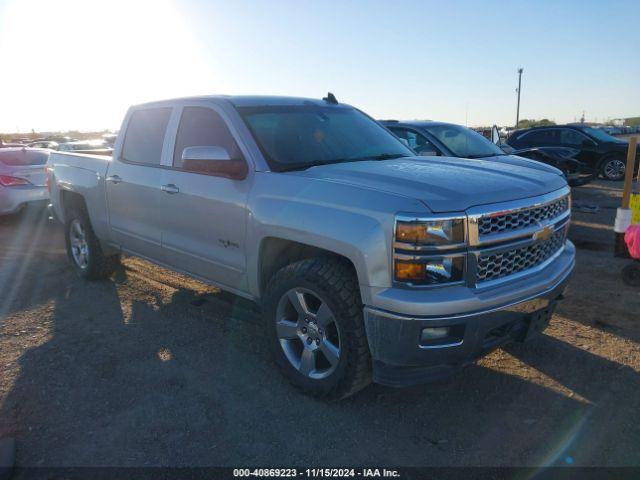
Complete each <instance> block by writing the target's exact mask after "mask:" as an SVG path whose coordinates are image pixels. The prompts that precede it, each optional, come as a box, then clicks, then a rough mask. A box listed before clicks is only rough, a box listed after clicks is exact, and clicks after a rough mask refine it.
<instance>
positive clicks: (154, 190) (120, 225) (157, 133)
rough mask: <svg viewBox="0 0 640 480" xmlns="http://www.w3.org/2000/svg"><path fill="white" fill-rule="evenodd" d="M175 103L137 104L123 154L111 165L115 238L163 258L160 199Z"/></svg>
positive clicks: (110, 200)
mask: <svg viewBox="0 0 640 480" xmlns="http://www.w3.org/2000/svg"><path fill="white" fill-rule="evenodd" d="M171 111H172V108H171V107H161V108H159V107H154V108H142V109H136V110H134V111H133V112H132V113H131V114H130V116H129V119H128V122H127V127H126V131H125V132H124V135H125V136H124V140H123V143H122V146H121V148H120V149H119V152H120V153H119V155H114V158H113V161H112V162H111V165H109V169H108V171H107V179H106V185H107V204H108V207H109V224H110V228H111V238H112V239H113V241H114V242H115V243H117V244H119V245H120V246H121V247H122V248H124V249H126V250H130V251H132V252H134V253H137V254H139V255H142V256H146V257H149V258H152V259H156V260H161V254H162V248H161V233H160V199H161V191H160V185H161V184H162V169H161V168H160V165H161V160H162V152H163V145H164V142H165V132H166V130H167V124H168V123H169V118H170V116H171Z"/></svg>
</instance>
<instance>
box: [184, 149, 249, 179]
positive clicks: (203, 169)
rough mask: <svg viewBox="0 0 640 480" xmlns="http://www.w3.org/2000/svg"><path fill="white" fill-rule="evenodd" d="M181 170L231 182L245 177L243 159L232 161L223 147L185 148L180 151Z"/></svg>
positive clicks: (245, 165)
mask: <svg viewBox="0 0 640 480" xmlns="http://www.w3.org/2000/svg"><path fill="white" fill-rule="evenodd" d="M182 168H183V170H187V171H189V172H194V173H202V174H205V175H214V176H217V177H225V178H230V179H233V180H243V179H245V178H246V176H247V164H246V162H245V161H244V160H243V159H233V158H231V156H230V155H229V152H227V150H226V149H225V148H224V147H218V146H208V147H187V148H185V149H184V150H183V151H182Z"/></svg>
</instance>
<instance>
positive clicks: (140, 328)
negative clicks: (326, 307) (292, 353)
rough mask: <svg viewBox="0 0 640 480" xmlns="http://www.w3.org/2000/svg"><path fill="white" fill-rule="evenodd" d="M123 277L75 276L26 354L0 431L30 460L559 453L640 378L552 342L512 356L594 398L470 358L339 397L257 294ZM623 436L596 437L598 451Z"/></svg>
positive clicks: (517, 459)
mask: <svg viewBox="0 0 640 480" xmlns="http://www.w3.org/2000/svg"><path fill="white" fill-rule="evenodd" d="M116 278H117V281H103V282H96V283H86V282H82V281H80V280H79V279H75V280H74V279H72V278H66V279H65V281H69V285H68V286H67V288H66V290H65V291H64V292H62V293H56V294H54V295H52V300H51V301H52V303H53V309H52V311H51V313H50V319H51V321H52V331H51V333H50V336H49V338H48V340H46V341H44V342H43V343H41V344H40V345H38V346H35V347H34V348H31V349H29V350H27V351H26V352H25V353H24V354H22V356H21V357H20V358H19V360H18V370H19V373H17V375H16V378H15V380H14V381H13V384H12V386H11V391H10V392H8V395H7V396H6V398H5V401H4V402H3V403H2V405H1V407H0V419H2V421H1V422H0V437H2V436H13V437H15V438H16V440H17V446H18V447H17V461H18V464H19V465H21V466H35V465H45V466H59V465H129V466H132V465H135V466H145V465H169V466H190V465H236V466H237V465H239V464H242V465H260V466H268V465H283V464H285V465H323V466H331V465H333V466H339V465H353V464H360V465H366V464H375V465H380V464H384V465H443V466H445V465H477V464H486V465H500V464H502V465H518V464H539V463H554V462H557V461H561V459H562V458H563V457H562V455H564V452H565V451H566V450H567V448H565V447H564V443H563V442H565V439H566V436H567V435H568V434H573V432H574V431H575V429H576V428H577V427H576V425H578V426H580V425H581V424H582V423H583V422H584V419H585V418H587V416H588V415H591V417H589V418H593V415H594V414H593V413H590V412H592V411H593V405H592V403H594V402H609V400H608V397H605V396H602V395H601V393H602V392H606V391H609V390H610V389H611V387H612V384H611V381H612V380H611V379H612V378H614V377H615V378H617V379H618V380H619V382H620V383H622V384H625V385H629V386H631V385H637V383H638V375H637V373H636V372H633V371H631V370H630V369H628V370H626V369H623V370H620V369H619V368H618V367H619V365H618V364H615V363H613V362H609V361H607V360H605V359H603V358H601V357H598V356H596V355H592V354H589V353H586V352H583V351H581V350H579V349H576V348H575V347H573V346H571V345H568V344H566V343H564V342H561V341H559V340H556V339H553V338H550V337H544V338H543V339H542V341H541V342H542V343H541V345H539V346H538V347H536V348H533V349H532V347H528V346H525V347H513V348H510V349H508V350H507V351H508V352H509V353H510V354H511V355H513V356H515V357H517V358H518V359H520V360H521V361H522V362H524V363H526V364H529V365H531V366H532V367H533V368H535V369H536V370H538V371H540V372H542V373H544V374H545V375H548V376H549V377H551V378H553V379H554V380H555V381H556V382H557V383H559V384H562V385H564V386H566V387H567V388H568V389H570V390H573V391H575V392H576V393H577V394H579V395H580V396H581V397H584V398H577V397H574V398H572V397H570V396H568V395H567V394H566V392H560V391H558V390H555V389H553V388H550V386H549V385H548V384H544V385H543V384H540V383H539V382H537V381H532V380H530V379H526V378H522V377H519V376H516V375H513V374H507V373H502V372H500V371H498V370H495V369H490V368H484V367H481V366H471V367H469V368H467V369H465V370H464V371H462V372H461V373H460V374H458V375H457V376H456V377H454V378H453V379H452V380H451V381H447V382H444V383H439V384H432V385H427V386H421V387H414V388H410V389H403V390H395V389H388V388H383V387H380V386H372V387H370V388H368V389H366V390H364V391H363V392H361V393H360V394H359V395H357V396H355V397H352V398H349V399H346V400H344V401H341V402H324V401H321V400H316V399H312V398H309V397H306V396H304V395H301V394H300V393H298V392H297V391H296V390H295V389H293V388H292V387H291V386H289V384H288V383H287V381H286V380H284V379H283V378H282V377H281V376H280V375H279V374H278V372H277V371H276V370H275V367H274V365H273V364H272V362H271V360H270V358H269V355H268V352H267V347H266V345H265V342H264V340H263V337H262V335H261V329H260V319H259V317H258V315H257V312H256V310H255V309H254V308H253V307H252V305H251V304H250V303H247V302H245V301H244V300H240V299H238V298H237V297H234V296H231V295H227V294H220V295H218V294H215V293H213V294H207V295H205V301H204V302H201V301H200V300H202V298H203V296H202V295H201V294H200V293H198V292H195V291H193V290H189V289H177V290H176V291H175V292H174V293H173V294H172V295H170V297H169V298H168V299H167V298H163V296H162V295H161V294H159V293H158V292H157V290H145V289H144V288H143V289H142V290H139V289H138V288H139V287H138V286H132V285H131V284H132V283H136V284H137V283H139V282H138V280H137V279H136V282H131V281H130V279H128V275H127V271H126V270H123V271H121V272H119V273H118V275H117V276H116ZM98 300H99V301H98ZM568 359H575V360H571V361H568ZM591 372H597V373H598V374H599V375H598V376H595V377H594V376H592V375H591ZM583 382H589V385H588V386H587V385H584V384H583ZM627 388H631V387H624V392H625V393H628V390H627ZM605 405H608V403H605ZM625 410H626V409H625ZM601 411H602V410H601V409H598V411H597V412H596V414H598V415H599V414H600V413H598V412H601ZM637 411H638V410H636V412H637ZM631 415H632V416H635V415H637V414H636V413H631ZM603 418H604V417H603ZM614 420H616V422H617V421H618V420H619V418H618V417H617V416H616V417H615V418H614ZM629 420H632V421H634V422H635V421H637V418H632V419H629V417H628V415H627V421H629ZM616 422H614V423H612V424H611V425H610V427H609V428H610V429H615V428H616V427H619V426H620V424H619V423H616ZM523 432H526V435H525V434H523ZM618 435H619V437H618V439H617V442H623V441H625V440H627V439H625V434H624V432H618ZM541 439H545V440H544V441H543V442H541ZM610 440H611V439H610V438H609V437H608V435H606V436H604V437H598V438H597V439H596V440H595V441H593V439H592V441H593V444H594V446H593V448H594V451H595V449H597V447H598V446H600V447H602V445H603V444H601V442H605V441H610ZM558 445H561V446H563V448H559V447H558ZM593 455H594V456H589V457H586V458H585V459H584V462H585V463H587V464H588V463H590V462H591V461H593V460H594V458H597V457H596V456H595V455H596V453H594V454H593ZM559 459H560V460H559Z"/></svg>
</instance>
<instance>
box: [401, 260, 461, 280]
mask: <svg viewBox="0 0 640 480" xmlns="http://www.w3.org/2000/svg"><path fill="white" fill-rule="evenodd" d="M463 276H464V255H457V256H449V257H441V258H425V259H419V260H415V261H405V260H396V262H395V278H396V280H397V281H399V282H407V283H415V284H424V285H432V284H441V283H452V282H460V281H462V280H463Z"/></svg>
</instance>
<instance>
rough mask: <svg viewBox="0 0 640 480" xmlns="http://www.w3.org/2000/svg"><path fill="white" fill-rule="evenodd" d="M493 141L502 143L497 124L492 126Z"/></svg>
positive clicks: (497, 143)
mask: <svg viewBox="0 0 640 480" xmlns="http://www.w3.org/2000/svg"><path fill="white" fill-rule="evenodd" d="M491 141H492V142H493V143H495V144H496V145H499V144H500V131H499V130H498V127H497V126H496V125H494V126H493V127H491Z"/></svg>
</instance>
